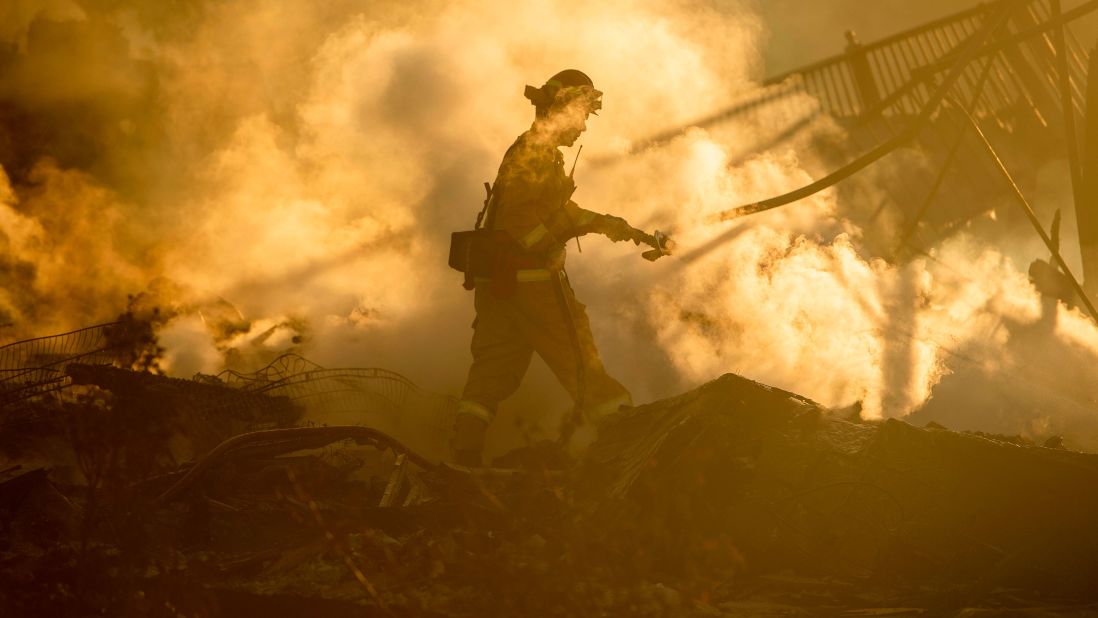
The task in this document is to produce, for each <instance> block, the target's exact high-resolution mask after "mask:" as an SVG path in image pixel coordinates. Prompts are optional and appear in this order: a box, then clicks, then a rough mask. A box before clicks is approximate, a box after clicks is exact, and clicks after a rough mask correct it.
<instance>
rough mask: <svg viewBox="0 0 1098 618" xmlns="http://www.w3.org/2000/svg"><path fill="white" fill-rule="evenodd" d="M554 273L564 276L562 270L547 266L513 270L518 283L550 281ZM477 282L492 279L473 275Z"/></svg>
mask: <svg viewBox="0 0 1098 618" xmlns="http://www.w3.org/2000/svg"><path fill="white" fill-rule="evenodd" d="M555 273H560V275H559V276H561V277H563V276H564V271H562V270H550V269H548V268H530V269H526V270H516V271H515V281H518V282H519V283H536V282H539V281H552V280H553V278H554V277H556V276H558V275H556V274H555ZM474 279H475V281H476V282H477V283H487V282H489V281H491V280H492V278H491V277H475V278H474Z"/></svg>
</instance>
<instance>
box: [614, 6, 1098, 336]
mask: <svg viewBox="0 0 1098 618" xmlns="http://www.w3.org/2000/svg"><path fill="white" fill-rule="evenodd" d="M1096 9H1098V1H1096V0H1090V1H1087V2H1083V3H1082V4H1080V5H1079V6H1076V7H1074V8H1072V9H1071V10H1068V11H1062V10H1061V6H1060V0H995V1H993V2H988V3H985V4H980V5H978V6H976V7H973V8H970V9H967V10H964V11H960V12H958V13H955V14H953V15H950V16H947V17H943V18H940V19H937V20H934V21H931V22H928V23H925V24H922V25H920V26H917V27H914V28H910V29H908V30H905V31H902V32H899V33H897V34H894V35H892V36H889V37H886V38H884V39H881V40H878V41H875V42H872V43H868V44H862V43H860V42H859V41H857V39H856V37H855V35H854V34H853V33H851V32H848V33H847V38H848V45H847V48H846V50H845V51H844V52H843V53H842V54H839V55H836V56H832V57H830V58H826V59H824V60H821V61H818V62H815V63H812V64H809V65H807V66H804V67H800V68H797V69H794V70H792V71H789V72H787V73H783V74H781V75H778V76H775V77H773V78H770V79H768V80H766V81H765V82H764V83H763V86H762V89H761V91H760V92H758V93H755V94H753V95H752V96H751V97H749V98H747V99H745V100H744V101H741V102H739V103H737V104H735V105H733V106H731V107H730V108H728V109H725V110H722V111H720V112H717V113H715V114H713V115H710V116H708V117H706V118H702V119H700V120H699V121H697V122H694V123H691V124H689V125H688V126H687V127H681V128H676V129H673V130H670V131H666V132H663V133H661V134H659V135H657V136H655V137H653V138H652V139H649V140H646V141H643V142H640V143H639V144H638V146H637V147H636V148H634V149H633V150H632V151H631V153H636V152H639V151H641V150H644V149H646V148H651V147H654V146H660V145H663V144H666V143H667V142H669V141H670V140H672V139H674V138H675V137H677V136H679V135H681V134H682V133H683V132H684V131H685V130H686V128H690V127H703V128H711V127H715V126H716V125H719V124H721V123H725V122H728V121H731V120H745V121H748V122H750V121H752V120H755V121H758V120H760V119H761V118H762V116H763V115H764V114H765V115H766V116H767V117H768V118H769V119H770V120H769V121H768V123H765V124H766V126H773V125H774V118H776V117H777V118H785V119H786V123H787V124H786V127H785V128H784V129H782V130H779V131H778V132H777V135H776V136H774V137H773V138H772V139H771V141H770V142H769V143H767V144H759V145H756V146H755V147H754V148H752V150H753V151H758V150H767V149H769V148H772V147H774V146H776V145H777V144H779V143H781V142H782V141H785V140H787V139H789V138H790V137H792V136H794V135H796V134H798V133H800V132H802V131H803V130H804V129H806V128H808V127H809V126H810V125H811V124H812V121H813V120H814V119H816V118H818V117H820V116H828V117H830V118H832V119H834V120H835V121H836V122H838V123H839V125H840V126H842V127H843V128H844V129H845V130H846V134H847V136H848V137H849V143H848V144H847V146H849V147H848V148H847V149H846V150H847V153H848V155H847V156H850V157H853V158H851V159H848V161H847V162H846V163H845V164H843V165H842V166H841V167H839V168H838V169H836V170H835V171H833V172H831V173H829V174H827V175H826V176H824V177H822V178H820V179H818V180H816V181H814V182H811V183H809V184H808V185H805V186H802V187H800V188H798V189H795V190H793V191H789V192H787V193H785V194H782V195H778V196H774V197H770V198H767V199H764V200H761V201H758V202H754V203H750V204H744V205H741V206H738V207H735V208H730V209H728V210H725V211H723V212H721V213H718V214H717V215H715V216H714V217H713V218H712V219H711V221H712V222H714V223H716V222H721V221H729V220H733V219H736V218H739V217H743V216H746V215H751V214H755V213H759V212H763V211H766V210H770V209H772V208H778V207H781V206H785V205H787V204H791V203H794V202H797V201H799V200H801V199H804V198H806V197H809V196H811V195H813V194H815V193H817V192H819V191H822V190H824V189H827V188H829V187H831V186H833V185H835V184H837V183H839V182H841V181H843V180H845V179H847V178H849V177H851V176H853V175H855V174H857V173H858V172H860V171H862V170H863V169H865V168H867V167H868V166H870V165H872V164H874V163H875V162H877V161H878V160H880V159H882V158H884V157H886V156H887V155H889V154H891V153H892V152H895V151H897V150H899V149H901V148H904V147H909V146H918V147H920V148H921V150H922V152H924V153H927V154H928V158H934V157H936V156H940V157H941V158H940V159H939V161H938V163H937V165H936V167H937V170H938V172H937V175H936V178H935V179H934V181H933V182H932V183H931V186H930V187H929V190H925V189H924V188H922V187H918V186H914V185H915V183H914V181H913V180H912V179H911V178H909V177H907V175H905V174H899V175H897V176H898V177H897V178H895V179H894V182H896V183H898V184H899V185H901V186H902V187H900V189H901V191H902V193H903V194H905V195H906V196H917V195H924V196H925V197H924V198H923V199H922V200H921V203H920V204H919V205H918V206H917V208H915V212H914V214H913V215H912V214H910V213H905V215H906V217H907V221H906V223H905V225H904V229H903V233H902V234H901V238H900V239H899V245H898V247H897V252H899V251H902V250H906V249H907V248H908V247H912V248H916V249H917V245H915V244H914V243H913V238H914V236H915V234H916V233H917V230H918V228H919V225H920V221H921V219H922V218H923V217H924V216H925V215H926V213H927V212H928V211H929V210H930V207H931V205H932V204H933V203H934V202H935V201H936V200H937V198H938V197H939V190H940V188H941V186H942V182H943V180H944V178H945V176H946V174H947V172H949V171H950V170H951V169H954V168H956V167H957V161H958V160H964V161H965V162H966V173H974V174H978V175H981V176H983V178H982V180H985V181H991V182H996V183H999V184H998V185H996V186H1001V187H1003V188H1004V189H1005V193H1006V195H1008V196H1010V198H1011V199H1013V200H1014V201H1017V202H1018V203H1019V204H1020V205H1021V206H1022V210H1023V212H1024V214H1025V216H1026V218H1027V219H1028V220H1029V222H1030V224H1031V225H1032V226H1033V227H1034V229H1035V231H1036V232H1037V234H1038V235H1039V236H1040V237H1041V239H1042V241H1043V242H1044V243H1045V245H1046V246H1047V247H1048V249H1049V252H1050V254H1051V256H1052V260H1053V261H1054V262H1055V263H1056V265H1057V267H1058V268H1059V270H1060V271H1061V272H1062V273H1063V275H1064V276H1065V277H1066V278H1067V279H1068V280H1069V281H1070V286H1071V287H1072V289H1073V290H1074V293H1075V295H1076V296H1077V297H1078V298H1079V300H1080V302H1081V303H1082V304H1083V305H1084V306H1085V307H1086V308H1087V310H1088V312H1089V313H1090V314H1091V317H1092V318H1094V319H1095V320H1096V321H1098V311H1096V310H1095V308H1094V305H1093V303H1092V302H1091V299H1090V295H1093V294H1095V293H1096V292H1098V127H1096V126H1095V125H1098V122H1094V123H1093V124H1091V125H1087V126H1086V129H1085V131H1080V129H1079V128H1078V127H1077V126H1076V123H1075V117H1076V116H1080V117H1082V118H1086V116H1087V110H1088V108H1098V93H1096V94H1092V93H1090V91H1091V90H1095V88H1094V87H1093V85H1092V84H1091V83H1090V82H1089V80H1088V73H1089V71H1090V65H1091V61H1092V58H1091V56H1090V54H1089V53H1087V51H1086V50H1084V49H1083V48H1082V46H1081V45H1080V44H1079V41H1078V40H1077V39H1076V37H1075V36H1074V34H1073V33H1072V32H1071V29H1070V28H1069V24H1070V23H1071V22H1072V21H1074V20H1077V19H1078V18H1080V17H1082V16H1084V15H1086V14H1088V13H1091V12H1093V11H1094V10H1096ZM756 124H763V123H759V122H756ZM1026 124H1028V125H1029V126H1037V127H1041V128H1042V129H1043V130H1044V132H1045V133H1048V134H1050V135H1053V136H1055V138H1056V139H1057V140H1059V141H1060V144H1061V145H1065V144H1066V148H1065V149H1063V151H1064V152H1065V153H1066V154H1067V155H1068V159H1069V168H1070V172H1071V178H1072V187H1073V190H1074V195H1075V208H1076V219H1077V221H1078V223H1079V237H1080V246H1081V252H1082V254H1083V275H1084V282H1085V283H1086V285H1087V287H1086V290H1087V291H1086V292H1084V287H1083V285H1084V284H1083V283H1080V281H1079V279H1078V278H1076V277H1075V275H1074V274H1072V273H1071V271H1070V269H1069V268H1068V266H1067V264H1066V263H1065V262H1064V260H1063V258H1062V256H1061V255H1060V253H1059V247H1058V243H1056V242H1054V241H1053V239H1052V238H1051V237H1050V234H1048V233H1046V231H1045V230H1044V229H1043V227H1042V224H1041V223H1040V222H1039V221H1038V220H1037V218H1036V215H1035V214H1034V211H1033V209H1032V207H1031V206H1030V205H1029V203H1028V201H1027V200H1026V198H1025V196H1024V194H1023V193H1022V191H1021V189H1020V188H1019V186H1018V183H1017V182H1015V180H1014V178H1013V177H1012V175H1011V173H1010V171H1009V161H1004V158H1003V156H1001V155H1000V153H999V152H998V149H997V148H996V147H995V146H994V144H993V141H994V136H991V137H989V130H988V129H987V128H985V127H988V126H989V125H990V127H994V128H996V129H998V130H1000V133H1004V132H1005V133H1009V132H1010V131H1012V130H1014V129H1016V128H1017V127H1018V126H1022V125H1026ZM1082 136H1085V139H1086V140H1087V144H1086V145H1087V148H1086V153H1087V156H1088V157H1089V158H1088V159H1087V161H1081V159H1082V155H1081V154H1080V152H1081V151H1082V149H1081V148H1080V147H1079V142H1080V138H1081V137H1082ZM608 161H610V160H608V159H604V160H603V162H604V163H605V162H608ZM1084 164H1086V165H1084ZM1084 167H1087V168H1088V169H1084ZM893 190H894V191H896V188H893ZM985 209H986V206H985ZM976 214H978V213H970V214H969V218H971V217H972V216H975V215H976ZM966 220H967V219H966ZM730 237H731V236H730ZM715 242H718V243H719V242H723V241H722V240H720V239H718V240H717V241H715ZM895 257H896V254H895V253H894V254H893V255H892V256H891V258H893V259H894V258H895Z"/></svg>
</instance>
